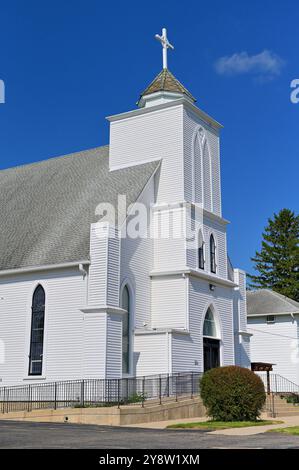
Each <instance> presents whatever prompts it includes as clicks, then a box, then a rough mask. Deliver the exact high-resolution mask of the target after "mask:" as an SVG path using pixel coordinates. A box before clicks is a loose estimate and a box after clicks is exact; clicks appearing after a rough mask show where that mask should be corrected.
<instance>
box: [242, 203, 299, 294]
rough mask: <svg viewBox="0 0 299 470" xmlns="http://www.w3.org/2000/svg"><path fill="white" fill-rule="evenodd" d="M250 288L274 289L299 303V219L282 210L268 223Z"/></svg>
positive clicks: (256, 255) (292, 213)
mask: <svg viewBox="0 0 299 470" xmlns="http://www.w3.org/2000/svg"><path fill="white" fill-rule="evenodd" d="M252 261H253V262H254V263H255V265H254V268H255V270H256V271H257V273H258V274H256V275H249V278H250V279H251V281H252V282H251V284H250V287H252V288H257V289H260V288H266V289H272V290H274V291H276V292H278V293H280V294H282V295H285V296H287V297H290V298H291V299H294V300H296V301H299V216H296V215H295V213H294V212H292V211H291V210H289V209H282V210H281V211H280V212H279V213H278V214H274V216H273V218H272V219H269V220H268V225H267V227H266V228H265V231H264V233H263V240H262V248H261V250H260V251H259V252H256V254H255V257H254V258H252Z"/></svg>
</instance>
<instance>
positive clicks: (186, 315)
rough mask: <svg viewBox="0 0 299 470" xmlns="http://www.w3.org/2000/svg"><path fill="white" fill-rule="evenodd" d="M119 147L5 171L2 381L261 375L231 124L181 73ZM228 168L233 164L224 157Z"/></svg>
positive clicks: (123, 119) (153, 97) (148, 99)
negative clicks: (229, 206)
mask: <svg viewBox="0 0 299 470" xmlns="http://www.w3.org/2000/svg"><path fill="white" fill-rule="evenodd" d="M159 40H160V41H161V43H162V46H163V56H164V62H163V69H162V71H161V72H160V73H159V74H158V76H157V77H156V78H155V79H154V80H153V82H152V83H151V84H150V85H149V86H148V87H147V88H146V90H145V91H144V92H143V93H142V94H141V96H140V99H139V101H138V107H137V108H136V109H133V110H131V111H128V112H125V113H122V114H115V115H113V116H110V117H108V118H107V119H108V121H109V123H110V139H109V140H110V142H109V145H107V146H104V147H99V148H95V149H91V150H86V151H81V152H78V153H74V154H71V155H66V156H63V157H59V158H50V159H48V160H45V161H41V162H39V163H33V164H29V165H24V166H20V167H16V168H11V169H7V170H3V171H1V172H0V219H1V229H0V253H1V257H0V342H1V357H0V380H1V382H2V383H1V385H2V386H3V385H19V384H24V383H25V384H28V383H31V382H33V383H39V382H42V381H46V382H52V381H56V380H72V379H83V378H121V377H135V376H147V375H151V374H173V373H177V372H187V371H188V372H189V371H194V372H202V371H204V370H207V369H209V368H212V367H216V366H218V365H231V364H239V365H243V366H245V367H249V366H250V350H249V349H250V348H249V342H250V334H248V333H247V331H246V290H245V284H246V282H245V281H246V280H245V273H244V272H243V271H241V270H239V269H233V268H232V267H231V264H230V262H229V258H228V253H227V237H226V227H227V224H228V221H227V220H226V219H225V218H223V216H222V210H221V184H220V151H219V149H220V131H221V127H222V126H221V125H220V124H219V123H218V122H217V121H216V120H214V119H213V118H212V117H210V116H209V115H207V114H206V113H205V112H203V111H202V110H201V109H199V108H198V107H197V106H196V104H195V98H194V97H193V96H192V95H191V94H190V93H189V91H187V89H186V88H185V87H184V86H183V85H182V84H181V83H180V82H179V81H178V80H177V79H176V78H175V77H174V76H173V75H172V74H171V72H170V71H169V70H168V68H167V49H168V48H169V47H171V45H170V44H169V42H168V40H167V38H166V31H165V30H163V35H162V37H159ZM224 164H225V162H224Z"/></svg>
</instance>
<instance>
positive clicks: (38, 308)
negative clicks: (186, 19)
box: [29, 286, 46, 375]
mask: <svg viewBox="0 0 299 470" xmlns="http://www.w3.org/2000/svg"><path fill="white" fill-rule="evenodd" d="M45 300H46V296H45V291H44V289H43V288H42V286H37V288H36V289H35V291H34V294H33V297H32V316H31V338H30V353H29V375H41V374H42V370H43V350H44V324H45Z"/></svg>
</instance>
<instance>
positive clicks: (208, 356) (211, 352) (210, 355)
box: [203, 338, 220, 372]
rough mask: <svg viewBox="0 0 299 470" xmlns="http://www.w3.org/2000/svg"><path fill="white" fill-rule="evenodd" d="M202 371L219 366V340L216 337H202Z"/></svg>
mask: <svg viewBox="0 0 299 470" xmlns="http://www.w3.org/2000/svg"><path fill="white" fill-rule="evenodd" d="M203 351H204V371H205V372H206V371H207V370H210V369H214V368H215V367H219V366H220V341H219V340H218V339H210V338H204V339H203Z"/></svg>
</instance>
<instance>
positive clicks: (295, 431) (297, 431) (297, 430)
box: [268, 426, 299, 436]
mask: <svg viewBox="0 0 299 470" xmlns="http://www.w3.org/2000/svg"><path fill="white" fill-rule="evenodd" d="M268 432H284V433H285V434H292V435H293V436H299V426H292V427H291V428H278V429H271V430H269V431H268Z"/></svg>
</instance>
